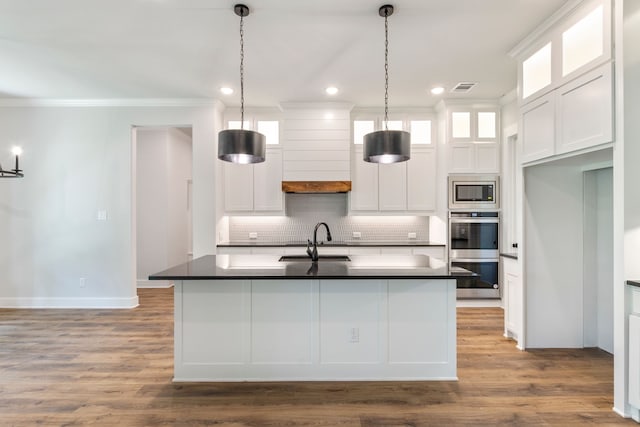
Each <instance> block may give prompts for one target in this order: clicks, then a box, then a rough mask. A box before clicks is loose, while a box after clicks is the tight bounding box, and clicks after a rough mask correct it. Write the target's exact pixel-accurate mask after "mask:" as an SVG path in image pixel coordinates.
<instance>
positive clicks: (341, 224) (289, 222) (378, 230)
mask: <svg viewBox="0 0 640 427" xmlns="http://www.w3.org/2000/svg"><path fill="white" fill-rule="evenodd" d="M285 197H286V201H285V203H286V216H232V217H229V239H230V240H231V241H232V242H245V241H255V242H273V243H287V242H300V241H306V239H308V238H310V237H311V236H312V234H313V228H314V227H315V225H316V224H317V223H318V222H321V221H322V222H326V223H327V224H328V225H329V228H330V229H331V234H332V236H333V239H334V241H350V240H362V241H368V242H369V241H374V242H375V241H380V242H390V241H407V240H410V239H409V238H408V235H409V233H415V234H416V238H415V240H429V217H426V216H349V215H348V214H347V203H348V202H347V197H348V196H347V195H346V194H286V195H285ZM354 232H359V233H360V239H355V238H354V237H353V233H354ZM254 233H255V234H254ZM250 234H251V235H257V238H255V239H250V238H249V236H250ZM318 236H319V237H318V238H319V239H320V238H322V240H324V239H325V233H324V230H322V231H321V232H319V235H318ZM411 240H414V239H411Z"/></svg>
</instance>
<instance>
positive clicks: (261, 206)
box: [223, 147, 284, 213]
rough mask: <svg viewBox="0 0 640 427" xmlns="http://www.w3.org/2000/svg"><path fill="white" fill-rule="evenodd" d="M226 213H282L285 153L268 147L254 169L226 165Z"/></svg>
mask: <svg viewBox="0 0 640 427" xmlns="http://www.w3.org/2000/svg"><path fill="white" fill-rule="evenodd" d="M223 167H224V170H223V174H224V176H223V179H224V209H225V211H226V212H228V213H251V212H274V213H275V212H282V211H283V210H284V205H283V197H282V150H281V149H280V148H279V147H268V148H267V153H266V160H265V161H264V162H262V163H256V164H252V165H241V164H236V163H229V162H224V163H223Z"/></svg>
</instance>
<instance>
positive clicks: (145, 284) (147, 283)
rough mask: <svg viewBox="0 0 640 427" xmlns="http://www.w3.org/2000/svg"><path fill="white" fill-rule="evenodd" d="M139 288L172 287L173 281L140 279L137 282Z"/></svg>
mask: <svg viewBox="0 0 640 427" xmlns="http://www.w3.org/2000/svg"><path fill="white" fill-rule="evenodd" d="M136 286H137V287H138V288H172V287H173V282H172V281H170V280H145V279H138V280H137V282H136Z"/></svg>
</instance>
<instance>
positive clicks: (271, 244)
mask: <svg viewBox="0 0 640 427" xmlns="http://www.w3.org/2000/svg"><path fill="white" fill-rule="evenodd" d="M217 246H218V247H219V248H221V247H227V248H233V247H240V248H243V247H248V248H252V247H275V248H279V247H283V248H284V247H292V246H307V242H306V241H305V242H302V241H300V242H287V243H277V242H253V241H242V242H224V243H218V244H217ZM318 246H326V247H332V246H335V247H341V246H361V247H366V246H409V247H413V246H443V247H444V246H445V244H444V243H433V242H429V241H427V240H398V241H381V242H376V241H371V240H368V241H360V240H346V241H341V242H336V241H331V242H318Z"/></svg>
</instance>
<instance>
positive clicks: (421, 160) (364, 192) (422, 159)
mask: <svg viewBox="0 0 640 427" xmlns="http://www.w3.org/2000/svg"><path fill="white" fill-rule="evenodd" d="M436 168H437V165H436V152H435V150H434V149H433V148H416V147H412V148H411V159H409V160H408V161H406V162H402V163H394V164H375V163H368V162H365V161H363V160H362V146H356V147H355V148H354V155H353V162H352V169H351V170H352V172H351V180H352V189H351V192H350V195H349V198H350V199H349V200H350V210H351V212H355V213H358V212H363V213H365V212H366V213H373V212H389V213H394V214H398V213H404V212H410V213H415V212H432V211H434V210H435V209H436V176H437V175H436Z"/></svg>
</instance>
